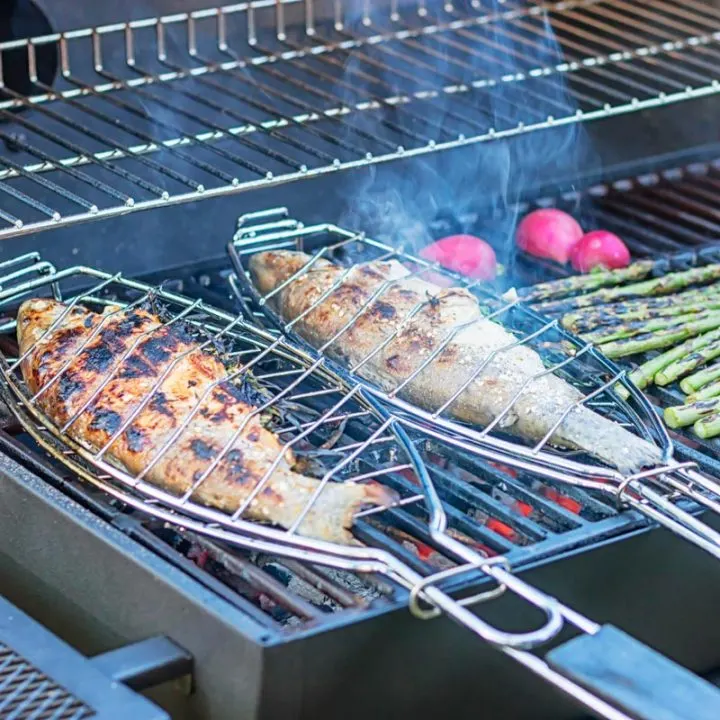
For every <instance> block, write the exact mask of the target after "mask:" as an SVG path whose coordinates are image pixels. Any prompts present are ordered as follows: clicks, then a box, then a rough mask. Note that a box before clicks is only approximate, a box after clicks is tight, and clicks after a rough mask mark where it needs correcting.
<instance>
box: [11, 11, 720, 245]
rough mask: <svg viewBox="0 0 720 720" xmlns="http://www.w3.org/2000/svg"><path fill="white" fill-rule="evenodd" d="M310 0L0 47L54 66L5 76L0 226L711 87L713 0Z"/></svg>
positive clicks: (316, 170)
mask: <svg viewBox="0 0 720 720" xmlns="http://www.w3.org/2000/svg"><path fill="white" fill-rule="evenodd" d="M295 4H296V3H290V4H289V7H290V6H293V5H295ZM301 4H302V3H301ZM304 8H305V10H306V17H305V20H306V22H308V23H309V24H308V27H309V28H310V30H311V32H310V33H308V32H307V29H303V28H300V27H297V26H295V25H293V26H288V25H286V24H285V18H284V15H283V13H282V12H281V10H282V9H284V4H283V3H277V4H275V3H272V4H271V3H267V2H263V3H256V4H255V5H254V6H253V7H252V8H250V7H249V6H247V5H245V4H240V5H235V6H229V7H226V8H215V9H211V10H203V11H199V12H196V13H190V14H178V15H175V16H171V17H165V18H152V19H149V20H144V21H137V22H131V23H127V24H122V25H115V26H108V27H104V28H96V29H87V30H81V31H77V32H72V33H65V34H63V35H56V36H49V37H46V38H38V39H34V40H33V42H23V41H13V42H12V43H5V44H2V45H0V56H1V55H2V52H1V51H2V50H10V49H16V50H17V49H24V50H25V51H26V52H27V53H28V55H29V60H30V61H31V66H34V65H36V64H37V54H38V53H39V52H40V50H41V49H43V48H46V46H50V45H52V46H54V47H55V48H56V49H57V52H58V54H59V56H60V61H61V68H62V73H61V77H60V78H59V79H58V81H57V83H56V84H55V86H54V87H50V86H49V85H47V84H43V81H42V80H40V79H36V82H35V88H36V94H34V95H33V96H31V97H29V98H27V99H26V98H24V97H22V96H20V95H17V94H16V93H14V91H13V89H12V88H9V87H7V86H3V90H4V91H5V92H6V94H7V95H8V96H9V97H8V99H6V100H3V101H0V118H2V119H5V120H7V121H9V122H10V123H12V124H13V125H14V126H15V127H16V128H17V132H14V131H12V130H10V129H9V130H3V131H2V132H0V139H1V140H4V141H5V142H6V145H7V147H8V148H11V149H12V153H10V152H8V153H6V155H5V157H4V158H3V160H2V162H0V191H2V192H3V194H4V196H5V198H6V202H5V203H4V207H3V210H2V213H1V214H0V220H2V221H3V222H4V226H0V237H3V236H10V235H17V234H21V233H28V232H33V231H35V230H38V229H41V228H48V227H53V226H57V225H60V224H69V223H76V222H82V221H85V220H88V219H91V218H93V217H110V216H114V215H118V214H121V213H125V212H129V211H131V210H139V209H145V208H150V207H158V206H162V205H167V204H172V203H181V202H188V201H191V200H197V199H199V198H203V197H214V196H217V195H224V194H230V193H236V192H241V191H245V190H251V189H254V188H258V187H265V186H270V185H274V184H279V183H284V182H289V181H292V180H298V179H302V178H308V177H315V176H319V175H323V174H327V173H332V172H336V171H339V170H342V169H349V168H353V167H360V166H364V165H367V164H370V163H376V162H387V161H390V160H395V159H399V158H408V157H413V156H417V155H422V154H427V153H434V152H436V151H439V150H444V149H452V148H460V147H467V146H470V145H474V144H477V143H482V142H486V141H488V140H492V139H494V138H499V137H507V136H512V135H518V134H522V133H526V132H530V131H534V130H539V129H545V128H552V127H561V126H563V125H568V124H572V123H576V122H581V121H585V120H591V119H597V118H602V117H609V116H612V115H617V114H621V113H627V112H632V111H634V110H638V109H641V108H650V107H656V106H661V105H665V104H667V103H671V102H678V101H682V100H686V99H690V98H694V97H701V96H706V95H711V94H715V93H717V92H718V88H720V84H719V82H718V77H717V75H718V71H717V69H718V65H719V63H718V60H719V59H720V49H719V48H718V46H717V42H718V36H717V29H718V28H719V27H720V12H719V11H718V9H717V8H716V7H714V6H713V5H712V4H711V3H710V2H709V1H707V0H693V1H692V2H691V3H679V2H677V0H658V2H655V3H653V4H652V7H646V6H638V5H637V4H633V3H629V2H626V0H572V1H571V2H550V3H545V4H542V5H540V4H526V3H523V2H519V0H517V1H515V0H513V1H512V2H505V3H503V4H502V5H499V4H498V5H497V6H492V5H490V6H488V7H480V6H478V7H471V8H470V10H461V9H459V8H458V7H454V6H453V5H452V4H449V3H446V4H445V6H444V7H443V8H442V9H434V8H431V7H430V6H429V5H428V6H427V7H425V6H423V5H419V4H418V5H414V6H410V7H407V6H405V7H403V8H402V9H397V10H393V9H392V8H391V9H390V13H387V11H384V10H382V9H377V8H373V9H372V10H370V9H367V11H366V13H365V14H364V16H363V17H352V16H351V14H350V9H348V8H344V7H341V6H340V4H339V3H338V13H339V15H338V18H339V20H338V22H336V23H335V24H334V25H331V24H328V23H323V22H321V21H319V20H318V19H317V18H316V17H315V13H314V9H313V5H312V3H311V2H307V3H305V4H304ZM268 26H270V27H268ZM273 28H274V31H273ZM553 34H554V39H553ZM0 78H1V76H0ZM0 84H1V83H0ZM18 110H22V112H17V111H18ZM11 155H12V157H11ZM46 174H49V175H48V177H47V178H46V177H44V176H45V175H46ZM51 178H52V179H51Z"/></svg>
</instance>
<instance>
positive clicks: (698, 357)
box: [655, 340, 720, 385]
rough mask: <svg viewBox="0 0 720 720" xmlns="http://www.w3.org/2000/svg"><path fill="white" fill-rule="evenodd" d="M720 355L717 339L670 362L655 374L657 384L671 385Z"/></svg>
mask: <svg viewBox="0 0 720 720" xmlns="http://www.w3.org/2000/svg"><path fill="white" fill-rule="evenodd" d="M718 356H720V340H716V341H715V342H712V343H710V344H709V345H706V346H705V347H704V348H700V350H697V351H695V352H693V353H690V354H689V355H686V356H685V357H684V358H681V359H680V360H676V361H675V362H673V363H670V365H668V366H667V367H666V368H663V369H662V370H661V371H660V372H659V373H657V375H655V383H656V384H657V385H669V384H670V383H671V382H673V381H675V380H677V379H678V378H679V377H682V376H683V375H687V374H688V373H690V372H692V371H693V370H695V369H697V368H698V367H700V366H701V365H704V364H705V363H706V362H708V361H710V360H714V359H715V358H716V357H718Z"/></svg>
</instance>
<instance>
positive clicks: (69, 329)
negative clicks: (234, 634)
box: [17, 299, 396, 543]
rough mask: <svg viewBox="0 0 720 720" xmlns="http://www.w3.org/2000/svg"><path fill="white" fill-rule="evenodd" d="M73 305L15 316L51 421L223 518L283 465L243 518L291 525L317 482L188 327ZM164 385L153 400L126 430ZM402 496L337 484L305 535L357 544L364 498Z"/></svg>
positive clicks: (33, 304)
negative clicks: (298, 467)
mask: <svg viewBox="0 0 720 720" xmlns="http://www.w3.org/2000/svg"><path fill="white" fill-rule="evenodd" d="M66 310H67V306H65V305H63V304H62V303H58V302H55V301H52V300H40V299H33V300H28V301H26V302H25V303H23V305H22V306H21V308H20V310H19V312H18V318H17V335H18V343H19V346H20V353H21V356H22V355H25V353H26V352H28V350H29V349H30V348H32V352H30V353H29V354H28V356H27V357H26V358H25V360H24V361H23V363H22V366H21V370H22V374H23V378H24V380H25V382H26V384H27V385H28V387H29V389H30V391H31V392H32V393H33V394H35V393H39V395H38V397H37V403H38V406H39V407H40V409H41V410H42V411H43V412H44V413H45V415H46V416H47V417H48V418H49V419H50V420H51V421H52V422H53V423H55V424H56V425H57V426H59V427H62V426H63V425H65V424H66V423H68V422H71V424H70V426H69V428H68V430H67V432H68V434H69V435H70V436H71V437H72V438H73V439H75V440H77V441H79V442H80V443H81V444H83V445H84V446H86V447H88V448H89V449H91V450H94V451H98V450H100V449H101V448H104V447H105V446H106V445H108V443H111V441H112V443H111V444H110V445H109V447H108V449H107V451H106V458H107V459H108V461H109V462H111V463H112V464H114V465H116V466H119V467H121V468H122V469H124V470H126V471H127V472H128V473H129V474H130V475H131V476H138V475H140V474H141V473H145V475H144V480H146V481H147V482H148V483H151V484H154V485H157V486H158V487H161V488H163V489H165V490H168V491H170V492H171V493H173V494H174V495H177V496H182V495H183V494H185V493H187V492H188V491H189V490H190V489H191V488H193V487H194V486H195V485H197V488H196V489H195V491H194V493H193V495H192V499H193V500H194V501H196V502H199V503H201V504H204V505H206V506H209V507H213V508H216V509H219V510H222V511H224V512H226V513H233V512H235V511H236V510H237V509H238V508H239V507H241V506H242V504H243V503H244V502H245V501H246V500H247V499H248V497H249V496H250V494H251V493H252V492H253V491H254V489H255V487H256V486H257V484H258V483H259V482H260V481H261V480H262V478H263V477H264V476H265V474H266V473H267V471H268V470H269V469H271V467H272V466H273V464H274V463H276V464H277V467H275V468H274V470H273V472H272V473H271V474H270V476H269V480H268V481H267V482H266V483H265V485H264V487H263V489H262V490H261V491H260V492H259V493H258V494H257V497H255V499H254V500H253V501H252V502H251V503H250V505H249V506H248V509H247V511H246V515H245V516H244V517H245V518H247V519H251V520H255V521H262V522H267V523H273V524H275V525H279V526H281V527H284V528H289V527H292V526H293V524H294V523H295V522H296V520H297V519H298V518H299V517H300V516H301V514H302V512H303V511H304V509H305V507H306V505H307V503H308V502H309V500H310V499H311V497H312V496H313V494H314V493H315V491H316V490H317V489H318V483H319V481H318V480H317V479H315V478H311V477H307V476H304V475H302V474H299V473H296V472H294V471H293V470H292V467H293V466H294V463H295V458H294V457H293V454H292V452H291V451H290V450H289V449H284V448H283V445H282V443H281V442H280V440H279V439H278V437H277V436H276V435H275V434H274V433H272V432H271V431H269V430H267V429H265V428H264V427H263V426H262V424H261V421H260V417H259V415H258V414H257V413H256V412H254V411H255V407H254V406H253V405H252V404H251V402H249V401H248V398H247V397H246V396H245V394H244V393H243V391H242V389H241V388H239V387H238V386H237V385H235V384H233V383H232V382H228V381H226V380H225V378H227V370H226V369H225V367H224V366H223V365H222V363H221V362H220V360H219V359H218V358H217V357H216V356H215V355H213V354H211V353H209V352H206V351H205V350H203V349H202V348H200V347H199V345H200V343H199V342H198V341H197V340H196V339H195V338H194V337H193V335H192V333H191V332H190V331H189V330H188V327H187V326H186V325H183V324H182V323H181V322H177V323H171V324H164V323H162V322H161V320H160V319H159V318H158V317H157V316H155V315H153V314H152V313H151V312H149V311H147V310H144V309H141V308H136V309H129V310H118V311H116V312H114V313H111V314H109V315H107V317H104V318H103V316H102V315H100V314H97V313H93V312H90V311H88V310H86V309H85V308H82V307H75V308H73V309H72V310H71V311H70V312H69V313H67V312H66ZM63 313H66V314H65V316H64V317H63ZM58 320H61V321H60V322H59V323H58V322H57V321H58ZM56 323H57V327H53V326H54V324H56ZM50 328H53V329H51V330H50V331H49V332H48V330H49V329H50ZM33 346H34V347H33ZM68 361H70V362H69V364H68ZM66 364H67V367H66V368H65V369H64V370H63V372H62V373H61V374H60V375H59V377H58V373H60V371H61V369H63V368H64V366H65V365H66ZM53 378H56V379H53ZM158 384H159V386H158ZM156 386H158V387H157V390H156V391H155V392H154V393H152V399H151V400H150V401H149V402H148V403H147V404H146V405H144V406H143V407H142V410H141V411H140V412H139V413H137V415H136V416H135V417H134V419H133V420H132V422H130V423H129V424H127V427H126V428H125V429H124V430H123V431H122V432H120V431H121V430H122V429H123V427H124V426H125V424H126V423H127V422H128V421H129V420H130V419H131V418H132V416H133V413H135V412H136V411H137V408H138V407H140V406H141V404H142V403H143V402H144V401H145V399H146V398H147V397H148V395H149V393H150V392H151V390H152V389H153V388H154V387H156ZM190 416H192V419H191V420H190V422H189V423H188V424H187V426H186V427H185V428H184V430H183V431H182V432H181V433H180V434H179V435H177V437H174V433H176V430H177V428H179V427H180V426H181V425H182V424H183V423H184V422H185V421H186V419H187V418H188V417H190ZM243 425H244V427H243V429H242V431H241V433H240V435H239V437H238V438H237V439H236V440H235V441H234V442H232V445H231V446H230V449H229V450H228V452H226V454H225V455H224V457H223V459H222V460H220V461H219V462H216V460H215V459H216V458H217V457H218V456H219V455H220V454H221V452H222V450H223V448H224V447H225V446H226V445H227V444H228V443H229V442H230V441H231V439H232V437H233V435H234V434H235V433H236V431H237V430H238V428H240V427H241V426H243ZM118 433H120V434H119V435H118ZM116 435H117V438H116V439H113V438H115V436H116ZM171 439H172V440H173V442H172V443H171V444H169V446H168V447H167V448H164V446H165V445H168V443H169V441H170V440H171ZM161 449H163V450H162V452H161ZM213 463H215V464H214V465H213ZM395 499H396V498H395V497H394V495H393V493H392V492H391V491H390V490H388V489H386V488H384V487H383V486H381V485H379V484H378V483H374V482H373V483H368V484H360V483H352V482H346V483H336V482H330V483H328V484H327V485H326V486H325V487H324V488H323V489H322V491H321V492H320V495H319V496H318V498H317V500H316V502H315V503H314V504H313V506H312V508H311V509H310V511H309V512H308V513H307V515H306V516H305V518H304V519H303V521H302V522H301V524H300V526H299V528H298V533H299V534H301V535H304V536H310V537H315V538H319V539H322V540H327V541H330V542H340V543H352V542H353V540H352V535H351V533H350V532H349V528H350V527H351V525H352V518H353V515H354V514H355V513H356V512H357V511H358V510H359V509H360V508H361V507H363V506H365V505H369V504H371V505H387V504H391V503H392V502H393V501H394V500H395Z"/></svg>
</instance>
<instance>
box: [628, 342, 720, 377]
mask: <svg viewBox="0 0 720 720" xmlns="http://www.w3.org/2000/svg"><path fill="white" fill-rule="evenodd" d="M715 340H720V330H713V331H711V332H708V333H705V334H703V335H700V336H699V337H694V338H691V339H690V340H687V341H686V342H684V343H683V344H682V345H678V346H676V347H674V348H671V349H670V350H667V351H666V352H664V353H662V354H661V355H658V356H657V357H654V358H651V359H650V360H648V361H647V362H645V363H643V364H642V365H640V366H639V367H637V368H635V370H633V371H632V372H631V373H630V376H629V379H630V380H631V381H632V382H633V383H634V384H635V386H636V387H638V388H640V389H641V390H642V389H643V388H645V387H647V386H648V385H650V383H652V381H653V379H654V378H655V375H656V374H657V373H659V372H660V371H661V370H662V369H663V368H666V367H667V366H668V365H669V364H670V363H672V362H675V361H676V360H680V359H682V358H683V357H685V356H686V355H689V354H690V353H693V352H695V351H697V350H699V349H700V348H704V347H706V346H707V345H709V344H710V343H712V342H715Z"/></svg>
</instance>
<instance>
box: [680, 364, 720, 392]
mask: <svg viewBox="0 0 720 720" xmlns="http://www.w3.org/2000/svg"><path fill="white" fill-rule="evenodd" d="M718 378H720V362H717V363H715V364H714V365H711V366H710V367H707V368H703V369H702V370H698V371H697V372H696V373H693V374H692V375H688V376H687V377H686V378H684V379H683V380H681V381H680V387H681V388H682V390H683V392H685V393H687V394H688V395H690V394H691V393H695V392H697V391H698V390H700V388H704V387H705V386H706V385H708V384H709V383H711V382H713V381H715V380H717V379H718Z"/></svg>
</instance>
